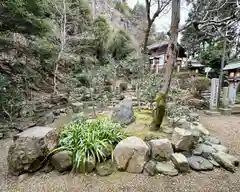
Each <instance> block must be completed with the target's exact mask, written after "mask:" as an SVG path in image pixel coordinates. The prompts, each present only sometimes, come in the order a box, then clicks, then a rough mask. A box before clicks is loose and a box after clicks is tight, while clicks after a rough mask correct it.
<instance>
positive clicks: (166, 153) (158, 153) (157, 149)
mask: <svg viewBox="0 0 240 192" xmlns="http://www.w3.org/2000/svg"><path fill="white" fill-rule="evenodd" d="M149 144H150V146H151V155H152V158H153V159H155V160H157V161H162V160H169V159H170V157H171V155H172V154H173V148H172V144H171V142H170V141H169V140H168V139H157V140H151V141H149Z"/></svg>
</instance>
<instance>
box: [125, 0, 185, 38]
mask: <svg viewBox="0 0 240 192" xmlns="http://www.w3.org/2000/svg"><path fill="white" fill-rule="evenodd" d="M138 1H139V3H142V4H145V0H127V2H128V4H129V6H130V7H131V8H133V7H134V5H135V4H136V3H137V2H138ZM152 9H153V11H154V9H156V7H154V6H153V8H152ZM166 12H167V13H165V14H163V15H160V16H159V18H157V19H156V21H155V25H156V29H157V31H165V32H167V31H169V28H170V23H171V10H170V9H168V10H167V11H166ZM188 12H189V7H188V6H187V5H185V4H184V3H183V4H182V5H181V15H180V26H181V25H183V24H184V23H185V20H186V19H187V17H188ZM180 37H181V35H180Z"/></svg>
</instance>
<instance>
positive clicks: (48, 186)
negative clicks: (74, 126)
mask: <svg viewBox="0 0 240 192" xmlns="http://www.w3.org/2000/svg"><path fill="white" fill-rule="evenodd" d="M201 123H203V124H204V125H205V126H206V127H208V129H209V130H210V131H211V133H212V135H214V136H216V137H218V138H219V139H220V140H221V141H222V143H223V144H224V145H226V146H227V147H228V148H229V149H230V153H231V154H235V155H237V156H238V157H240V117H239V116H238V117H237V116H231V117H227V116H225V117H224V116H220V117H206V116H204V115H202V116H201ZM10 143H11V140H1V141H0V191H2V192H18V191H19V192H39V191H41V192H55V191H56V192H68V191H69V192H79V191H81V192H158V191H161V192H183V191H184V192H239V191H240V168H238V169H237V172H236V173H234V174H232V173H229V172H227V171H225V170H222V169H215V170H214V171H211V172H202V173H199V172H198V173H197V172H194V171H192V172H191V173H190V174H186V175H179V176H177V177H173V178H170V177H167V176H162V175H158V176H155V177H147V176H144V175H143V174H141V175H139V174H128V173H115V174H113V175H111V176H109V177H98V176H94V175H90V176H83V175H77V176H74V175H71V174H66V175H61V174H59V173H57V172H51V173H48V174H42V173H37V174H35V175H33V176H30V177H28V178H27V179H26V180H24V181H23V182H21V183H18V178H14V177H9V176H8V175H7V165H6V162H7V161H6V157H7V149H8V146H9V145H10Z"/></svg>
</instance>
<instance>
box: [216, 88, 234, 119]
mask: <svg viewBox="0 0 240 192" xmlns="http://www.w3.org/2000/svg"><path fill="white" fill-rule="evenodd" d="M222 106H223V107H222V108H220V109H219V110H220V112H221V113H222V114H223V115H231V114H232V110H231V108H229V88H228V87H224V88H223V98H222Z"/></svg>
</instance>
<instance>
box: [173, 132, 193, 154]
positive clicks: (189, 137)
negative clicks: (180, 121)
mask: <svg viewBox="0 0 240 192" xmlns="http://www.w3.org/2000/svg"><path fill="white" fill-rule="evenodd" d="M194 142H195V137H194V135H193V134H192V132H191V131H188V130H185V129H180V128H175V129H174V131H173V134H172V143H173V144H174V146H175V149H176V150H178V151H189V150H191V148H192V147H193V145H194Z"/></svg>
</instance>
